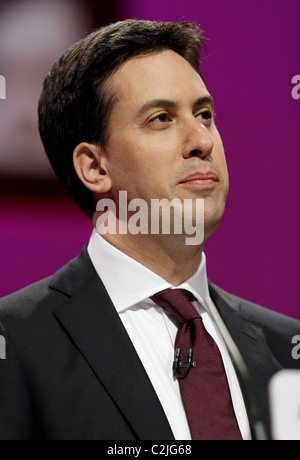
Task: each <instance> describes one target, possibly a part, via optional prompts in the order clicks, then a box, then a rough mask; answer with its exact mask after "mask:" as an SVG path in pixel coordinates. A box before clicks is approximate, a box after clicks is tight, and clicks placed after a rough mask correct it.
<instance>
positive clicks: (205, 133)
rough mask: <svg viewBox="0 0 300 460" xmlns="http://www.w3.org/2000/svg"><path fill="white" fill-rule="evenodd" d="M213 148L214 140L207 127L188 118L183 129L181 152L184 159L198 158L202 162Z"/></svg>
mask: <svg viewBox="0 0 300 460" xmlns="http://www.w3.org/2000/svg"><path fill="white" fill-rule="evenodd" d="M213 148H214V139H213V136H212V134H211V132H210V130H209V127H208V126H206V125H204V124H203V123H202V121H201V120H199V119H197V118H195V117H189V119H188V120H186V122H185V126H184V128H183V150H182V154H183V157H184V158H186V159H187V158H190V157H196V156H198V157H199V158H201V159H202V160H205V159H207V158H209V156H210V155H211V153H212V151H213Z"/></svg>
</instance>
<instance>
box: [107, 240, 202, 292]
mask: <svg viewBox="0 0 300 460" xmlns="http://www.w3.org/2000/svg"><path fill="white" fill-rule="evenodd" d="M102 236H103V238H105V239H106V241H108V242H109V243H110V244H112V245H113V246H115V247H116V248H117V249H119V250H120V251H122V252H123V253H124V254H127V255H128V256H129V257H131V258H132V259H134V260H136V261H137V262H139V263H141V264H142V265H144V266H145V267H147V268H148V269H149V270H151V271H152V272H154V273H156V274H157V275H159V276H160V277H161V278H163V279H164V280H166V281H167V282H169V283H170V284H172V285H173V286H179V285H180V284H182V283H183V282H184V281H186V280H187V279H189V278H190V277H191V276H192V275H193V274H194V273H195V272H196V271H197V269H198V267H199V265H200V262H201V257H202V250H203V244H202V245H199V246H193V245H190V246H189V245H186V242H185V238H183V237H182V235H129V234H127V235H119V234H105V235H102Z"/></svg>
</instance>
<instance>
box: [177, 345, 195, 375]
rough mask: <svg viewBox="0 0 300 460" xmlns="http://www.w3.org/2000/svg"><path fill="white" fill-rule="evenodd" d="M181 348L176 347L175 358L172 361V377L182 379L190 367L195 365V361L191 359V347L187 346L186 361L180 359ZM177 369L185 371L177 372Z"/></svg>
mask: <svg viewBox="0 0 300 460" xmlns="http://www.w3.org/2000/svg"><path fill="white" fill-rule="evenodd" d="M180 353H181V349H180V348H176V350H175V358H174V362H173V377H174V378H175V379H184V378H185V377H186V376H187V375H188V373H189V372H190V369H191V368H192V367H196V361H193V349H192V348H189V349H188V353H187V361H180ZM179 369H185V372H183V373H179Z"/></svg>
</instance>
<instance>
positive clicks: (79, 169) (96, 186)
mask: <svg viewBox="0 0 300 460" xmlns="http://www.w3.org/2000/svg"><path fill="white" fill-rule="evenodd" d="M73 164H74V168H75V171H76V173H77V175H78V177H79V179H80V180H81V182H82V183H83V184H84V185H85V186H86V187H87V188H88V189H89V190H91V191H92V192H95V193H106V192H108V191H109V190H110V189H111V185H112V184H111V179H110V175H109V171H108V168H107V167H106V157H105V155H104V152H103V150H102V148H101V147H98V146H96V145H95V144H89V143H87V142H82V143H81V144H79V145H77V147H76V149H75V150H74V153H73Z"/></svg>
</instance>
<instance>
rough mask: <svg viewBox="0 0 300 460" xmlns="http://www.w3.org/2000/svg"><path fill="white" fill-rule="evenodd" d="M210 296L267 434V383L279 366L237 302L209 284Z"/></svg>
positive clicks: (260, 331)
mask: <svg viewBox="0 0 300 460" xmlns="http://www.w3.org/2000/svg"><path fill="white" fill-rule="evenodd" d="M210 295H211V298H212V300H213V302H214V304H215V305H216V307H217V309H218V311H219V313H220V315H221V316H222V318H223V321H224V323H225V325H226V327H227V329H228V331H229V333H230V335H231V337H232V338H233V340H234V342H235V344H236V345H237V347H238V349H239V351H240V353H241V355H242V358H243V359H244V362H245V364H246V366H247V368H248V371H249V374H250V379H251V380H250V384H251V383H252V391H253V393H254V397H255V399H256V403H257V406H258V408H259V409H260V412H261V416H262V418H263V420H264V422H265V425H266V428H267V431H268V434H269V433H270V420H269V413H270V411H269V405H268V384H269V381H270V378H271V377H272V375H273V374H274V373H276V372H277V371H279V370H280V369H281V366H280V365H279V363H278V362H277V361H276V360H275V359H274V357H273V355H272V353H271V351H270V349H269V346H268V343H267V341H266V338H265V334H264V331H263V329H262V328H261V327H259V326H258V325H256V324H254V323H253V322H251V321H248V320H247V319H246V318H244V317H243V314H242V305H241V301H240V300H239V299H238V298H236V297H234V296H231V295H230V294H227V293H225V292H224V291H222V290H220V289H219V288H217V287H216V286H214V285H212V284H210Z"/></svg>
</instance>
